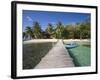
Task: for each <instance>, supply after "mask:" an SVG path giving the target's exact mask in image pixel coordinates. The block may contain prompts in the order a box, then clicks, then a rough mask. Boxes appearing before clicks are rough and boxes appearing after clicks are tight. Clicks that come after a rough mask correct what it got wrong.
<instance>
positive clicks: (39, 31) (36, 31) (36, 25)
mask: <svg viewBox="0 0 100 80" xmlns="http://www.w3.org/2000/svg"><path fill="white" fill-rule="evenodd" d="M33 32H34V37H35V38H36V39H40V38H42V29H41V27H40V25H39V23H38V22H37V21H36V22H33Z"/></svg>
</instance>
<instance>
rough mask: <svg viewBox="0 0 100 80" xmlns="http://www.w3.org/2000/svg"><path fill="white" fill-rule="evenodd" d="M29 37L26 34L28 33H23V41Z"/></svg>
mask: <svg viewBox="0 0 100 80" xmlns="http://www.w3.org/2000/svg"><path fill="white" fill-rule="evenodd" d="M27 37H28V35H27V34H26V32H23V40H26V39H27Z"/></svg>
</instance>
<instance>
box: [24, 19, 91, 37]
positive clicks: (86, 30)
mask: <svg viewBox="0 0 100 80" xmlns="http://www.w3.org/2000/svg"><path fill="white" fill-rule="evenodd" d="M90 26H91V25H90V21H87V20H85V21H84V22H80V23H76V24H74V25H73V24H69V25H66V26H65V25H63V24H62V23H61V22H58V23H57V24H56V25H52V24H51V23H48V25H47V28H46V29H45V31H43V30H42V29H41V26H40V24H39V22H37V21H36V22H33V26H32V27H29V26H27V27H26V31H25V32H23V39H25V38H27V37H30V39H32V38H35V39H41V38H51V39H52V38H57V39H90V37H91V32H90V31H91V27H90Z"/></svg>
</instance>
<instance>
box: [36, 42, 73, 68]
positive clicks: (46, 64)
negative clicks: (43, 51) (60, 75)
mask: <svg viewBox="0 0 100 80" xmlns="http://www.w3.org/2000/svg"><path fill="white" fill-rule="evenodd" d="M66 67H74V63H73V59H72V58H71V57H70V55H69V52H68V51H67V49H66V48H65V47H64V44H63V41H62V40H58V42H57V43H56V44H55V46H54V47H53V48H52V49H51V50H50V51H49V52H48V53H47V55H46V56H44V57H43V58H42V59H41V61H40V63H39V64H37V66H36V67H35V69H41V68H44V69H46V68H66Z"/></svg>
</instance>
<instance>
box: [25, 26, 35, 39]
mask: <svg viewBox="0 0 100 80" xmlns="http://www.w3.org/2000/svg"><path fill="white" fill-rule="evenodd" d="M25 30H26V34H27V35H28V37H29V38H30V39H32V38H34V34H33V31H32V28H31V27H29V26H27V27H26V29H25Z"/></svg>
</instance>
